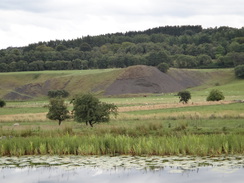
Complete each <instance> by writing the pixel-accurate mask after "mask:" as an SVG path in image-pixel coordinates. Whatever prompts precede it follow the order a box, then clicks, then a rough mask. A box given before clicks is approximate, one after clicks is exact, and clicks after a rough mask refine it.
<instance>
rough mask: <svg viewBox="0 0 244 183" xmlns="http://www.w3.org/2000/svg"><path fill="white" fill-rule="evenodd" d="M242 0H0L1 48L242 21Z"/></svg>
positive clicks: (240, 22) (240, 25) (236, 25)
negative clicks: (169, 26) (154, 29)
mask: <svg viewBox="0 0 244 183" xmlns="http://www.w3.org/2000/svg"><path fill="white" fill-rule="evenodd" d="M243 9H244V4H243V2H242V0H222V1H221V2H220V1H218V0H198V1H196V0H123V1H114V0H103V1H101V0H89V1H86V0H35V1H33V0H1V1H0V14H1V16H0V40H1V42H0V48H6V47H8V46H24V45H28V44H29V43H33V42H39V41H48V40H55V39H74V38H77V37H82V36H86V35H88V34H89V35H99V34H106V33H114V32H126V31H131V30H144V29H148V28H153V27H158V26H165V25H203V27H215V26H232V27H238V28H240V27H242V26H243V22H244V11H243Z"/></svg>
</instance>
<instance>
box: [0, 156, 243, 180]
mask: <svg viewBox="0 0 244 183" xmlns="http://www.w3.org/2000/svg"><path fill="white" fill-rule="evenodd" d="M15 182H17V183H56V182H60V183H64V182H71V183H86V182H89V183H93V182H94V183H95V182H96V183H98V182H99V183H110V182H111V183H112V182H116V183H122V182H126V183H132V182H133V183H144V182H145V183H146V182H147V183H148V182H150V183H164V182H165V183H166V182H170V183H178V182H181V183H182V182H187V183H195V182H197V183H202V182H207V183H225V182H228V183H230V182H231V183H243V182H244V160H243V157H218V158H198V157H130V156H127V157H125V156H124V157H120V156H119V157H107V156H106V157H77V156H76V157H22V158H16V157H11V158H9V157H2V158H0V183H15Z"/></svg>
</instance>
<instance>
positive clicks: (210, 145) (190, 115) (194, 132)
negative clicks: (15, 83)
mask: <svg viewBox="0 0 244 183" xmlns="http://www.w3.org/2000/svg"><path fill="white" fill-rule="evenodd" d="M45 72H47V73H48V74H51V73H53V71H51V72H50V73H49V72H48V71H45ZM87 72H88V73H89V71H87ZM93 72H94V75H95V73H96V72H95V71H93ZM97 72H99V73H100V74H102V73H101V72H102V71H97ZM104 72H106V71H104ZM202 72H204V71H202ZM228 72H229V71H228ZM64 73H66V74H71V75H72V74H79V73H78V71H77V73H74V72H73V71H72V73H71V72H69V71H64ZM90 74H91V72H90ZM6 75H8V73H6ZM10 75H11V74H10ZM20 75H21V74H20ZM39 79H40V78H39ZM213 82H214V83H215V82H217V80H214V81H212V82H206V83H204V84H203V85H201V86H199V87H195V88H190V89H189V91H190V92H191V94H192V99H191V100H190V101H189V102H188V104H182V103H179V98H178V96H176V94H177V93H168V94H140V95H123V96H119V97H102V96H99V95H98V97H99V98H100V100H101V101H103V102H108V103H114V104H115V105H117V106H118V111H119V114H118V116H117V118H114V117H112V118H111V120H110V122H109V123H99V124H95V125H94V127H93V128H91V127H89V126H86V125H85V124H84V123H77V122H75V121H73V119H69V120H66V121H64V122H63V123H62V125H61V126H59V125H58V122H57V121H51V120H49V119H47V118H46V114H47V112H48V108H47V105H48V103H49V101H48V99H47V98H39V99H36V100H30V101H7V105H6V106H5V107H4V108H1V109H0V154H1V155H11V156H13V155H17V156H20V155H33V154H34V155H39V154H58V155H66V154H79V155H92V154H98V155H101V154H110V155H117V154H130V155H180V154H183V155H199V156H205V155H211V156H216V155H221V154H244V104H243V103H242V102H241V101H243V100H244V81H243V80H239V79H235V78H233V77H232V75H231V76H230V77H229V79H225V81H222V82H220V83H218V84H214V83H213ZM211 89H219V90H221V91H222V92H223V93H224V96H225V100H223V101H219V102H207V101H206V97H207V95H208V93H209V92H210V90H211ZM71 97H72V96H71ZM66 104H67V106H68V109H69V110H72V105H71V104H70V99H67V100H66Z"/></svg>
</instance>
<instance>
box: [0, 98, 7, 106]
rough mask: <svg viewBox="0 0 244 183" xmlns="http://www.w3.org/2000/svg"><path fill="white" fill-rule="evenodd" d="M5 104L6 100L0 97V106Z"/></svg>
mask: <svg viewBox="0 0 244 183" xmlns="http://www.w3.org/2000/svg"><path fill="white" fill-rule="evenodd" d="M5 105H6V102H5V101H4V100H1V99H0V107H4V106H5Z"/></svg>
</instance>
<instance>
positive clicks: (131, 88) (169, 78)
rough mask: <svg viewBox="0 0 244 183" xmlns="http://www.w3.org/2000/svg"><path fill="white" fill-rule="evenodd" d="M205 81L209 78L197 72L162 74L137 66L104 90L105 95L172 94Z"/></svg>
mask: <svg viewBox="0 0 244 183" xmlns="http://www.w3.org/2000/svg"><path fill="white" fill-rule="evenodd" d="M197 73H198V74H197ZM207 79H209V76H207V75H205V76H202V75H201V76H199V72H197V71H188V70H180V69H171V70H170V71H169V72H168V73H163V72H161V71H159V70H158V69H157V68H156V67H151V66H144V65H137V66H131V67H128V68H127V69H125V71H124V72H123V73H122V74H120V75H119V76H118V77H117V78H116V80H115V81H114V82H113V83H112V84H111V85H110V86H109V87H108V88H107V89H106V90H105V95H123V94H138V93H173V92H178V91H181V90H184V89H186V88H189V87H194V86H199V85H201V84H202V83H203V82H204V81H205V80H207Z"/></svg>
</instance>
